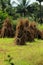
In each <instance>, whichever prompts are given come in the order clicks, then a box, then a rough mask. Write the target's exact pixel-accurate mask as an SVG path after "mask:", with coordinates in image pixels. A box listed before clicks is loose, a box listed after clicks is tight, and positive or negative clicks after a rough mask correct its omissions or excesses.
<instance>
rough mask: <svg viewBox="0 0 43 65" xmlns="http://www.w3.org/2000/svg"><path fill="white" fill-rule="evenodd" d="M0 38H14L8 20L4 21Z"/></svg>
mask: <svg viewBox="0 0 43 65" xmlns="http://www.w3.org/2000/svg"><path fill="white" fill-rule="evenodd" d="M1 37H14V29H13V26H12V24H11V21H10V19H9V18H6V19H5V20H4V23H3V27H2V30H1Z"/></svg>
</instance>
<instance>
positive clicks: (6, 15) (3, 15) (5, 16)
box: [0, 11, 8, 29]
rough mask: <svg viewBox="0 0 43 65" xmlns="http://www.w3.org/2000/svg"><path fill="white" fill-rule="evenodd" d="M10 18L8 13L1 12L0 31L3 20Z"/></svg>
mask: <svg viewBox="0 0 43 65" xmlns="http://www.w3.org/2000/svg"><path fill="white" fill-rule="evenodd" d="M7 17H8V14H7V13H3V11H0V29H1V28H2V24H3V20H4V19H6V18H7Z"/></svg>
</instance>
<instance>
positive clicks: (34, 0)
mask: <svg viewBox="0 0 43 65" xmlns="http://www.w3.org/2000/svg"><path fill="white" fill-rule="evenodd" d="M13 1H14V0H11V3H12V2H13ZM15 1H17V0H15ZM30 1H31V2H30V4H31V3H33V2H36V0H30ZM42 5H43V2H42Z"/></svg>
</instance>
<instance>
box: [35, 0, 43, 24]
mask: <svg viewBox="0 0 43 65" xmlns="http://www.w3.org/2000/svg"><path fill="white" fill-rule="evenodd" d="M36 1H39V3H40V22H41V23H42V17H41V2H43V0H36Z"/></svg>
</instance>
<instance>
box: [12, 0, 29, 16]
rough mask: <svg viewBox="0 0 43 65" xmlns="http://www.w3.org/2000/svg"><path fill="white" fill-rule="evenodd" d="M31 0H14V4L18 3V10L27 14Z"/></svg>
mask: <svg viewBox="0 0 43 65" xmlns="http://www.w3.org/2000/svg"><path fill="white" fill-rule="evenodd" d="M29 2H30V0H17V2H16V1H13V2H12V4H16V5H17V6H16V7H17V12H19V13H20V14H21V15H22V14H23V15H24V16H25V15H26V12H27V7H28V6H29Z"/></svg>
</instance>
